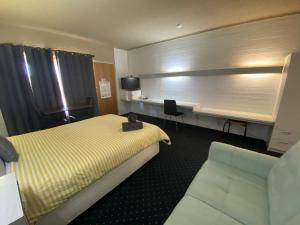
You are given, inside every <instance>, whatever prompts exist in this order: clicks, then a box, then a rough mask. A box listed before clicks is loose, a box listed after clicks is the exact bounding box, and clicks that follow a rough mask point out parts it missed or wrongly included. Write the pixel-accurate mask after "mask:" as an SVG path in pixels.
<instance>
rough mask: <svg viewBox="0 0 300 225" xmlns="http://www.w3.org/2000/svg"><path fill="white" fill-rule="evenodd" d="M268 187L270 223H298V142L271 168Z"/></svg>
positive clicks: (299, 208) (299, 182) (299, 192)
mask: <svg viewBox="0 0 300 225" xmlns="http://www.w3.org/2000/svg"><path fill="white" fill-rule="evenodd" d="M268 189H269V205H270V221H271V225H295V224H300V197H299V195H300V142H298V143H297V144H295V145H294V146H293V147H292V148H291V149H290V150H288V151H287V152H286V153H285V154H284V155H283V156H282V157H281V158H280V159H279V161H278V163H276V164H275V166H274V167H273V168H272V169H271V172H270V175H269V177H268Z"/></svg>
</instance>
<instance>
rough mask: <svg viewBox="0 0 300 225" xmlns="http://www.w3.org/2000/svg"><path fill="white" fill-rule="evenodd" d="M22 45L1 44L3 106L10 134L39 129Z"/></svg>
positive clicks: (0, 78) (0, 85) (0, 73)
mask: <svg viewBox="0 0 300 225" xmlns="http://www.w3.org/2000/svg"><path fill="white" fill-rule="evenodd" d="M32 98H33V93H32V90H31V86H30V82H29V79H28V74H27V71H26V66H25V60H24V55H23V47H22V46H13V45H9V44H1V45H0V108H1V110H2V114H3V118H4V121H5V124H6V127H7V131H8V134H9V135H10V136H11V135H18V134H23V133H27V132H30V131H34V130H38V129H40V124H39V119H38V115H37V114H36V113H35V111H34V110H33V107H32Z"/></svg>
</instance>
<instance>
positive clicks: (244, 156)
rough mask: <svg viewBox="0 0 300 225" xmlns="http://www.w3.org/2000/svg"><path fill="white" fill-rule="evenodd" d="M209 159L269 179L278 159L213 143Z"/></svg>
mask: <svg viewBox="0 0 300 225" xmlns="http://www.w3.org/2000/svg"><path fill="white" fill-rule="evenodd" d="M208 159H210V160H214V161H217V162H221V163H224V164H227V165H229V166H232V167H235V168H238V169H240V170H243V171H245V172H248V173H252V174H254V175H257V176H260V177H263V178H267V176H268V174H269V172H270V170H271V168H272V167H273V165H274V164H275V163H276V161H277V160H278V158H276V157H273V156H269V155H265V154H261V153H257V152H253V151H250V150H247V149H243V148H238V147H235V146H232V145H228V144H223V143H219V142H213V143H212V144H211V146H210V149H209V155H208Z"/></svg>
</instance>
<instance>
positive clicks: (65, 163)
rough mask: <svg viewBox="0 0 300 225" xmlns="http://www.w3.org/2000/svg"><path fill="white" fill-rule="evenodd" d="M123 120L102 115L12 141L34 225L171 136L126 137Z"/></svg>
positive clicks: (148, 130)
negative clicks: (102, 178) (129, 160)
mask: <svg viewBox="0 0 300 225" xmlns="http://www.w3.org/2000/svg"><path fill="white" fill-rule="evenodd" d="M125 121H127V119H126V118H125V117H121V116H116V115H105V116H98V117H95V118H92V119H88V120H84V121H81V122H77V123H72V124H67V125H63V126H60V127H55V128H51V129H47V130H43V131H37V132H32V133H28V134H23V135H19V136H14V137H10V138H9V140H10V141H11V143H12V144H13V146H14V147H15V149H16V151H17V152H18V153H19V160H18V162H13V163H10V165H9V166H10V171H11V172H15V174H16V177H17V180H18V183H19V187H20V193H21V198H22V201H23V204H24V206H25V213H26V215H27V217H28V219H29V222H30V223H31V224H34V223H35V222H36V221H37V220H38V218H39V217H40V216H42V215H44V214H46V213H48V212H50V211H51V210H53V209H54V208H56V207H58V206H59V205H61V204H62V203H63V202H65V201H66V200H68V199H69V198H70V197H72V195H74V194H75V193H77V192H79V191H80V190H82V189H83V188H84V187H86V186H88V185H89V184H91V183H92V182H93V181H95V180H97V179H99V178H101V177H102V176H104V175H105V174H106V173H108V172H109V171H111V170H112V169H114V168H115V167H117V166H119V165H120V164H122V163H123V162H124V161H126V160H128V159H130V158H131V157H133V156H134V155H135V154H137V153H139V152H140V151H142V150H143V149H145V148H147V147H148V146H150V145H152V144H154V143H156V142H158V141H160V140H167V141H169V137H168V136H167V135H166V134H165V133H164V132H163V131H162V130H161V129H160V128H159V127H157V126H155V125H152V124H148V123H144V128H143V129H141V130H136V131H130V132H122V130H121V123H122V122H125Z"/></svg>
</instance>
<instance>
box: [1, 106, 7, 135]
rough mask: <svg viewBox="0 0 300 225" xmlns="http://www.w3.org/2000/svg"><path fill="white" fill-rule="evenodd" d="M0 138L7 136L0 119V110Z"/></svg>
mask: <svg viewBox="0 0 300 225" xmlns="http://www.w3.org/2000/svg"><path fill="white" fill-rule="evenodd" d="M0 136H2V137H6V136H7V130H6V126H5V123H4V120H3V117H2V112H1V109H0Z"/></svg>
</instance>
